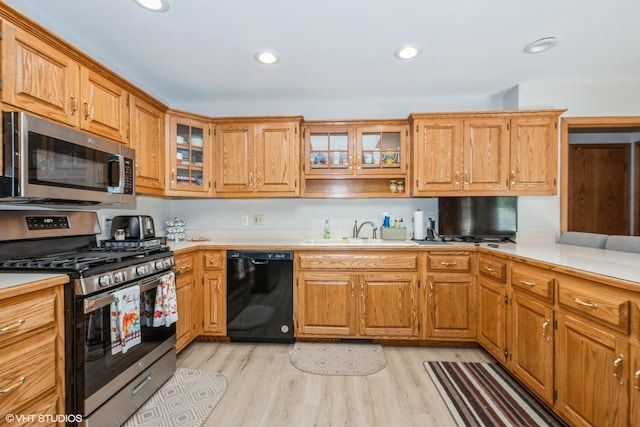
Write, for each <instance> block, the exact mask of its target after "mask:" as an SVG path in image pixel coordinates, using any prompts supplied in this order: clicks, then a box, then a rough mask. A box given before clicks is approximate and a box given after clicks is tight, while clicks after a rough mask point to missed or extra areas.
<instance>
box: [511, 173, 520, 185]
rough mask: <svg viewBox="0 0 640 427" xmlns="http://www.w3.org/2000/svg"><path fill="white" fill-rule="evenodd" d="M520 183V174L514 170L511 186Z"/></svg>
mask: <svg viewBox="0 0 640 427" xmlns="http://www.w3.org/2000/svg"><path fill="white" fill-rule="evenodd" d="M517 183H518V172H517V170H512V171H511V184H517Z"/></svg>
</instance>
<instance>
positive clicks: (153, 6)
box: [133, 0, 169, 12]
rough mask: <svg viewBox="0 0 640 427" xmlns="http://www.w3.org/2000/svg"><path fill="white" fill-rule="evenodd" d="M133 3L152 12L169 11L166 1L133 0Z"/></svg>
mask: <svg viewBox="0 0 640 427" xmlns="http://www.w3.org/2000/svg"><path fill="white" fill-rule="evenodd" d="M133 2H134V3H135V4H137V5H138V6H141V7H144V8H145V9H147V10H151V11H153V12H166V11H167V10H169V1H168V0H133Z"/></svg>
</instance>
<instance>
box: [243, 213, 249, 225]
mask: <svg viewBox="0 0 640 427" xmlns="http://www.w3.org/2000/svg"><path fill="white" fill-rule="evenodd" d="M242 226H243V227H248V226H249V215H242Z"/></svg>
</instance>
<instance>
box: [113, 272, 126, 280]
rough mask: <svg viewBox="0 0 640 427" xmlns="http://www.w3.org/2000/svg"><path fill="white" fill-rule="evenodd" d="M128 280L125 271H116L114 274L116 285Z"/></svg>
mask: <svg viewBox="0 0 640 427" xmlns="http://www.w3.org/2000/svg"><path fill="white" fill-rule="evenodd" d="M125 280H127V276H126V275H125V274H124V271H116V272H115V273H113V281H114V282H115V283H120V282H124V281H125Z"/></svg>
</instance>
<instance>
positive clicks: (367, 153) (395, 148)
mask: <svg viewBox="0 0 640 427" xmlns="http://www.w3.org/2000/svg"><path fill="white" fill-rule="evenodd" d="M407 132H408V128H407V127H406V126H376V127H374V128H358V129H357V135H356V144H357V146H356V159H357V164H358V174H366V175H397V174H398V173H405V171H406V169H407V159H406V158H405V154H406V149H407V143H406V141H407Z"/></svg>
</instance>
